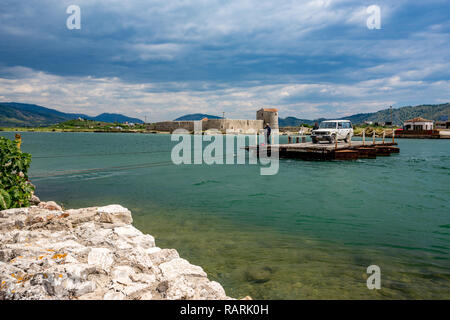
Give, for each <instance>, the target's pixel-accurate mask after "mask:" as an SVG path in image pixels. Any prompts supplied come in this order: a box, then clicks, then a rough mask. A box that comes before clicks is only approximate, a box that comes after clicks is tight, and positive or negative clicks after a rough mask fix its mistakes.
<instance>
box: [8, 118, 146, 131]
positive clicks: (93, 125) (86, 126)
mask: <svg viewBox="0 0 450 320" xmlns="http://www.w3.org/2000/svg"><path fill="white" fill-rule="evenodd" d="M3 130H4V131H36V132H145V131H146V127H145V125H144V124H140V123H138V124H134V125H129V124H124V123H117V122H116V123H108V122H101V121H94V120H68V121H65V122H61V123H58V124H55V125H51V126H48V127H37V128H29V127H8V128H7V127H3V128H0V131H3Z"/></svg>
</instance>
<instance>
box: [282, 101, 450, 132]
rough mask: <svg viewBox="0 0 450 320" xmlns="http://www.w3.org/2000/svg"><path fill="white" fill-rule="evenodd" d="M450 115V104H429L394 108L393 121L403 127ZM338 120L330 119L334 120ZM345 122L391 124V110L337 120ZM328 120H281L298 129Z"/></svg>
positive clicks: (292, 118)
mask: <svg viewBox="0 0 450 320" xmlns="http://www.w3.org/2000/svg"><path fill="white" fill-rule="evenodd" d="M449 115H450V103H444V104H434V105H432V104H427V105H419V106H414V107H413V106H407V107H401V108H392V121H393V123H394V125H402V124H403V122H404V121H405V120H408V119H412V118H415V117H422V118H425V119H428V120H435V121H436V120H439V119H441V118H442V119H445V118H446V117H448V116H449ZM332 119H336V118H330V119H328V120H332ZM337 119H343V120H350V121H351V122H352V123H353V124H361V123H364V122H365V121H372V122H389V121H391V111H390V109H384V110H380V111H377V112H371V113H358V114H354V115H351V116H347V117H342V118H337ZM323 120H327V119H325V118H320V119H314V120H307V119H298V118H295V117H287V118H279V119H278V121H279V126H280V127H297V126H300V125H302V124H309V125H311V124H314V122H319V123H320V122H321V121H323Z"/></svg>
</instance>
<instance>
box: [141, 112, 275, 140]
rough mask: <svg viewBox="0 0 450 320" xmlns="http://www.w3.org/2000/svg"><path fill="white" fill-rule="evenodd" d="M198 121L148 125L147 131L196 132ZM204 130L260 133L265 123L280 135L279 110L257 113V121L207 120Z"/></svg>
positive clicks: (203, 121) (203, 123) (204, 122)
mask: <svg viewBox="0 0 450 320" xmlns="http://www.w3.org/2000/svg"><path fill="white" fill-rule="evenodd" d="M195 122H197V121H163V122H156V123H151V124H148V125H147V130H153V131H162V132H173V131H174V130H176V129H185V130H188V131H189V132H194V123H195ZM201 122H202V130H203V131H206V130H211V129H216V130H219V131H220V132H222V133H236V134H238V133H242V134H251V133H258V132H260V131H261V130H262V129H263V128H264V125H265V123H268V124H269V125H270V127H271V128H272V133H273V134H278V132H279V127H278V109H274V108H262V109H260V110H258V111H257V112H256V120H239V119H207V118H204V119H203V120H201Z"/></svg>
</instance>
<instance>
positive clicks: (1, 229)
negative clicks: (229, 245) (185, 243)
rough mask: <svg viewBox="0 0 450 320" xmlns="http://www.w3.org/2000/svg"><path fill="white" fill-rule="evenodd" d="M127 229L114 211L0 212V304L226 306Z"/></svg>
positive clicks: (198, 272)
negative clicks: (210, 302)
mask: <svg viewBox="0 0 450 320" xmlns="http://www.w3.org/2000/svg"><path fill="white" fill-rule="evenodd" d="M131 223H132V216H131V212H130V211H129V210H127V209H126V208H124V207H122V206H120V205H109V206H105V207H92V208H84V209H71V210H63V209H62V208H61V207H60V206H58V205H57V204H56V203H54V202H52V201H50V202H40V203H39V204H37V205H33V206H31V207H29V208H20V209H9V210H4V211H0V300H3V299H13V300H15V299H107V300H112V299H118V300H123V299H135V300H148V299H230V298H229V297H227V296H226V294H225V291H224V289H223V288H222V286H221V285H220V284H219V283H217V282H214V281H210V280H208V278H207V275H206V273H205V272H204V271H203V269H202V268H201V267H199V266H195V265H192V264H190V263H189V262H188V261H187V260H185V259H182V258H180V256H179V254H178V252H177V251H176V250H174V249H160V248H158V247H156V246H155V239H154V238H153V237H152V236H151V235H148V234H143V233H142V232H141V231H139V230H138V229H136V228H135V227H133V226H132V225H131Z"/></svg>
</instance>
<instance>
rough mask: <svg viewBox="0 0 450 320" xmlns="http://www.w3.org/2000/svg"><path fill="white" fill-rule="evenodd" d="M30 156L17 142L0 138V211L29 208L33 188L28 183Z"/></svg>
mask: <svg viewBox="0 0 450 320" xmlns="http://www.w3.org/2000/svg"><path fill="white" fill-rule="evenodd" d="M30 164H31V155H30V154H29V153H23V152H22V151H20V149H19V147H18V146H17V141H11V140H9V139H6V138H4V137H0V209H2V210H3V209H8V208H19V207H23V206H29V200H30V198H31V195H32V192H33V191H34V187H33V185H32V184H31V183H29V182H28V175H27V171H28V168H29V167H30Z"/></svg>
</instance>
